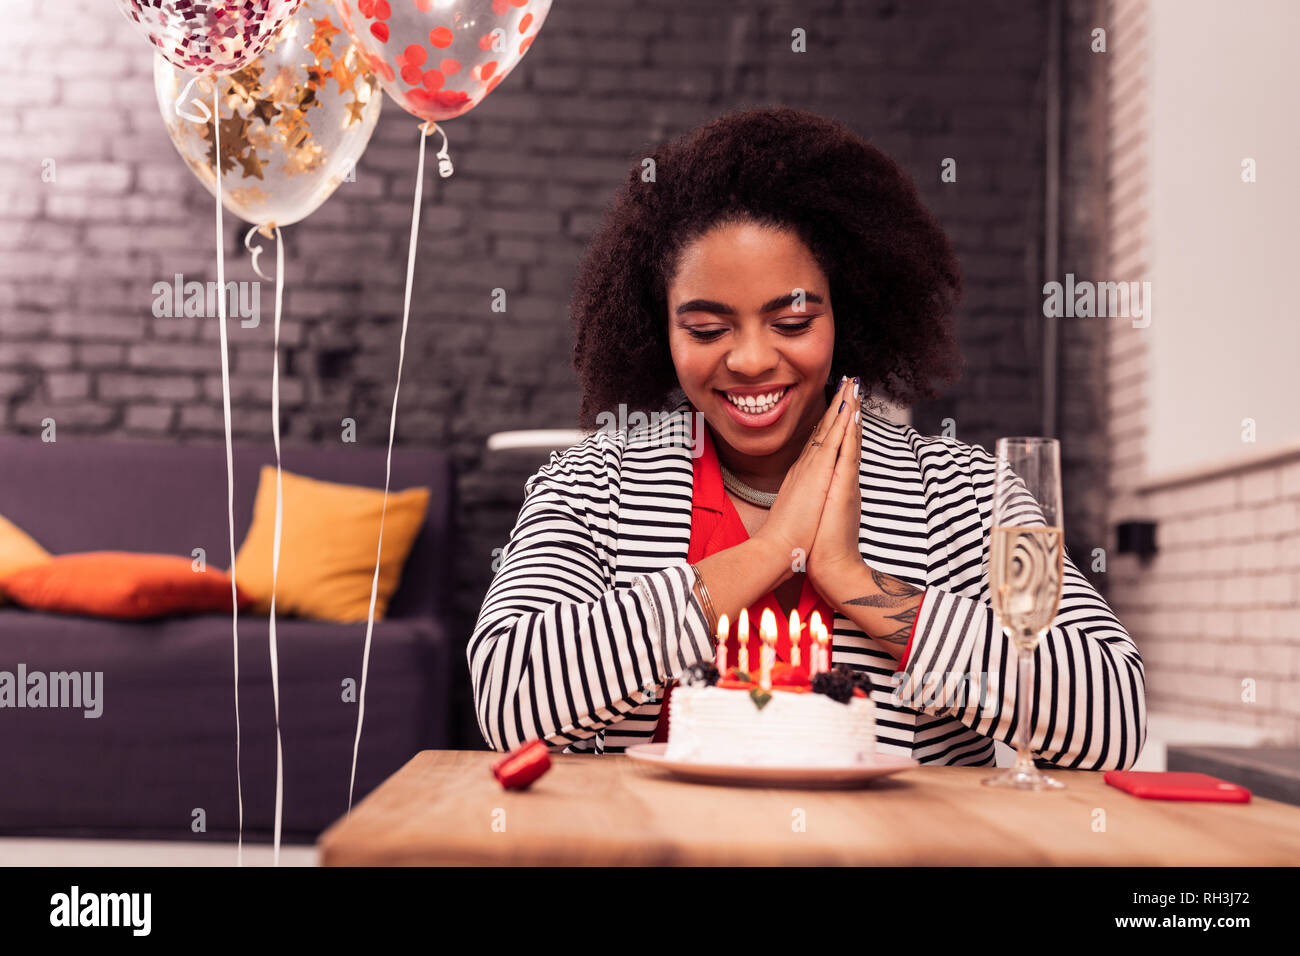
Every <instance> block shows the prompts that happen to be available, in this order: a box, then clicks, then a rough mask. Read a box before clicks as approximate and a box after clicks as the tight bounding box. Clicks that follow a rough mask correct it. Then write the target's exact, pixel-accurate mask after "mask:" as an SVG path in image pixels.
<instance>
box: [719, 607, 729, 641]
mask: <svg viewBox="0 0 1300 956" xmlns="http://www.w3.org/2000/svg"><path fill="white" fill-rule="evenodd" d="M730 630H731V621H729V620H728V619H727V615H725V614H724V615H722V616H721V617H719V618H718V634H717V637H718V640H720V641H725V640H726V639H727V634H728V632H729V631H730Z"/></svg>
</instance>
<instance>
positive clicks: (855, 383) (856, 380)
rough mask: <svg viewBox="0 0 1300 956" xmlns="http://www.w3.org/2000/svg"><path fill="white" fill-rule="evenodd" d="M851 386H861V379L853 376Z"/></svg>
mask: <svg viewBox="0 0 1300 956" xmlns="http://www.w3.org/2000/svg"><path fill="white" fill-rule="evenodd" d="M853 384H854V385H861V384H862V377H861V376H859V375H855V376H853Z"/></svg>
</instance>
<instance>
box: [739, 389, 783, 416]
mask: <svg viewBox="0 0 1300 956" xmlns="http://www.w3.org/2000/svg"><path fill="white" fill-rule="evenodd" d="M785 393H786V390H785V389H784V388H782V389H778V390H777V391H775V392H769V393H767V394H766V395H732V394H731V393H730V392H727V393H725V394H726V396H727V400H728V401H729V402H731V404H733V405H735V406H736V407H737V408H739V409H740V410H741V411H742V412H745V413H747V414H750V415H762V414H764V413H765V412H770V411H771V410H772V409H773V408H775V407H776V403H777V402H779V401H780V400H781V396H783V395H784V394H785Z"/></svg>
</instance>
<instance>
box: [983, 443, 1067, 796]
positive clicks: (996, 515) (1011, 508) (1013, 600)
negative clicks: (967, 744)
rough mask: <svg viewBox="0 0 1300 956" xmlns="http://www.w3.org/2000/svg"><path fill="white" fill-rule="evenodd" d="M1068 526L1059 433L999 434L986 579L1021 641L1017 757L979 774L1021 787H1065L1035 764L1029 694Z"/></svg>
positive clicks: (1005, 622) (1002, 620)
mask: <svg viewBox="0 0 1300 956" xmlns="http://www.w3.org/2000/svg"><path fill="white" fill-rule="evenodd" d="M1064 556H1065V533H1064V528H1063V522H1062V515H1061V447H1060V442H1058V441H1057V440H1056V439H1055V438H1021V437H1016V438H999V439H998V442H997V475H996V478H995V480H994V485H993V521H992V532H991V538H990V541H989V587H990V590H991V591H992V596H993V610H994V612H995V613H996V614H997V617H998V622H999V624H1000V625H1001V627H1002V631H1003V633H1004V634H1006V636H1007V637H1008V638H1009V639H1010V640H1011V642H1012V643H1013V644H1015V646H1016V656H1017V658H1018V663H1019V683H1018V686H1017V692H1016V763H1015V766H1014V767H1010V768H1008V769H1007V770H1005V771H1003V772H1002V773H1000V774H997V775H995V776H992V777H986V778H984V779H983V780H981V781H980V782H981V783H983V784H985V785H986V786H990V787H1011V788H1013V789H1016V790H1059V789H1063V788H1064V787H1065V784H1063V783H1061V782H1060V781H1059V780H1056V779H1054V778H1052V777H1049V776H1047V775H1046V774H1043V773H1040V772H1039V770H1038V768H1037V767H1035V766H1034V758H1033V754H1032V753H1031V752H1030V749H1029V743H1030V727H1029V715H1030V711H1031V709H1032V708H1031V706H1030V704H1031V701H1030V695H1031V694H1032V693H1033V673H1034V671H1033V668H1034V649H1035V648H1037V647H1038V643H1039V641H1040V640H1042V637H1043V634H1044V633H1046V631H1047V629H1048V628H1049V627H1051V625H1052V621H1053V620H1054V619H1055V618H1056V611H1057V608H1058V607H1059V606H1060V603H1061V583H1062V580H1061V579H1062V574H1063V570H1064Z"/></svg>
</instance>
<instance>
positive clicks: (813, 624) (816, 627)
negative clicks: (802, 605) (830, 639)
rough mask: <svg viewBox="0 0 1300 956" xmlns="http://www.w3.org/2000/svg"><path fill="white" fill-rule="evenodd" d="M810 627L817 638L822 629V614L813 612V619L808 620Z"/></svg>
mask: <svg viewBox="0 0 1300 956" xmlns="http://www.w3.org/2000/svg"><path fill="white" fill-rule="evenodd" d="M808 627H809V628H811V629H812V632H813V635H814V636H815V635H816V634H817V633H818V632H819V631H820V630H821V629H822V612H821V611H813V612H812V617H810V618H808Z"/></svg>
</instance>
